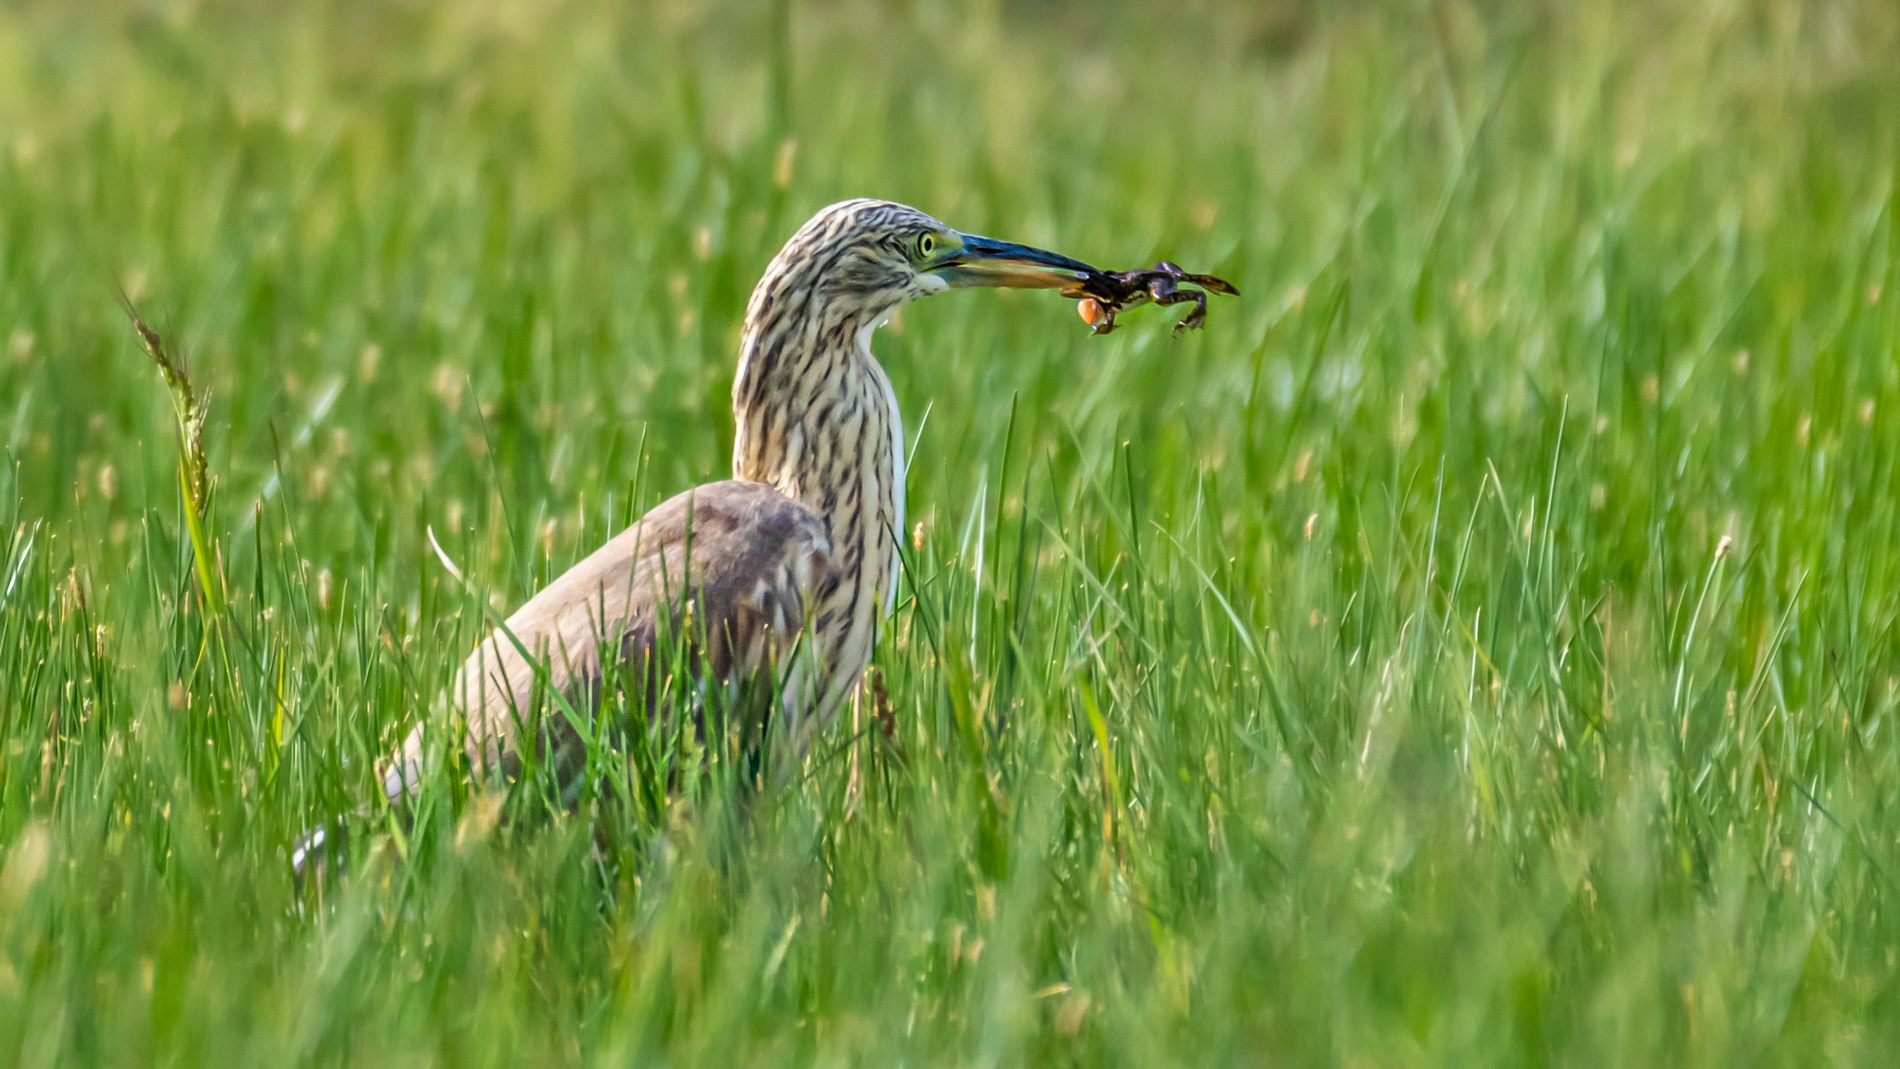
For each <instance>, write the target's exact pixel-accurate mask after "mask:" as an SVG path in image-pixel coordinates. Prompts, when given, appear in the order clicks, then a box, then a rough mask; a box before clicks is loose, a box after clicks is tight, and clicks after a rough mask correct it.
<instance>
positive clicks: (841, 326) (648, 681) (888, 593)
mask: <svg viewBox="0 0 1900 1069" xmlns="http://www.w3.org/2000/svg"><path fill="white" fill-rule="evenodd" d="M1096 274H1097V272H1096V269H1095V268H1092V267H1090V266H1089V265H1088V264H1086V263H1083V262H1082V261H1080V260H1075V259H1071V258H1070V257H1067V256H1063V255H1060V254H1058V253H1054V252H1049V251H1047V250H1044V249H1039V248H1034V247H1031V246H1028V245H1021V244H1017V243H1014V242H1009V241H1000V240H997V239H994V238H988V237H981V236H978V235H975V234H966V233H962V232H959V231H957V230H953V229H951V228H950V227H948V226H946V225H945V224H943V223H942V222H940V221H938V220H937V219H936V218H934V217H932V216H930V215H928V214H926V213H925V212H922V211H920V210H918V209H916V208H912V207H909V206H906V205H903V204H898V203H894V202H891V201H885V200H872V199H856V200H846V201H841V202H839V203H836V204H832V205H830V206H829V207H826V208H824V209H822V210H820V211H819V212H818V213H817V214H816V215H814V216H813V217H812V218H811V219H810V220H809V221H808V222H806V223H805V224H804V225H803V226H802V227H800V228H799V229H798V231H797V232H796V233H794V234H793V235H792V237H791V238H790V240H788V241H787V242H786V243H785V246H784V247H783V248H782V249H780V250H779V252H778V255H777V256H775V257H774V258H773V259H772V261H771V263H770V264H769V265H768V266H767V267H766V269H765V273H764V276H763V277H762V278H761V279H760V280H759V283H758V286H757V287H756V288H755V289H754V290H753V292H752V296H751V299H750V301H749V302H748V304H747V306H746V312H745V321H744V327H743V330H742V332H741V335H740V345H739V366H738V372H737V374H736V376H735V377H734V379H733V385H732V412H733V423H734V427H735V433H734V438H733V447H732V478H731V479H729V480H725V481H721V482H714V483H708V484H706V485H703V486H698V487H695V488H693V489H690V490H687V491H685V492H683V493H681V494H679V495H677V496H675V497H673V498H671V499H669V500H667V501H665V502H663V503H662V504H660V505H659V506H657V507H656V508H654V509H653V510H652V511H651V512H648V513H647V514H646V515H644V516H643V517H641V518H640V519H639V520H638V521H637V522H635V523H634V524H633V525H631V526H630V527H628V528H627V529H626V530H625V531H623V532H621V533H620V534H619V535H617V536H615V537H614V538H613V539H611V540H610V541H608V542H607V543H606V544H605V545H603V546H601V547H600V548H599V549H598V550H596V551H594V552H593V553H592V554H591V555H589V556H588V557H586V558H585V559H583V560H582V561H581V562H580V563H578V564H576V565H574V566H573V567H572V568H571V569H569V570H568V571H566V572H565V573H563V574H562V575H560V576H559V577H557V578H556V579H554V580H553V581H552V582H550V583H549V584H548V585H547V586H546V587H544V588H542V589H541V590H540V591H539V592H538V593H536V594H534V595H533V596H532V597H531V598H529V599H528V601H527V602H526V603H525V604H523V605H522V606H521V607H520V608H519V609H517V610H516V611H515V612H514V613H513V614H512V615H510V616H509V617H507V619H506V620H505V621H504V622H503V623H502V624H501V625H500V626H499V627H496V628H495V629H494V630H493V632H492V633H491V634H489V635H488V636H487V637H486V638H485V639H484V640H483V641H482V642H481V643H480V644H479V645H478V646H477V648H476V649H475V650H474V652H472V653H471V654H470V655H469V657H468V659H467V660H466V662H465V663H463V665H462V666H461V668H460V670H459V671H458V672H457V674H456V676H455V678H454V681H453V682H452V683H451V685H450V688H449V691H448V698H449V700H450V701H452V702H453V703H454V704H455V705H456V706H457V707H458V709H459V711H460V712H461V713H462V714H463V716H462V717H461V718H460V719H459V722H460V724H462V725H464V726H463V727H462V734H463V738H462V739H461V740H460V741H461V744H462V746H463V748H464V749H465V751H466V753H467V756H468V759H469V762H470V765H471V767H472V768H473V769H475V770H477V771H478V772H480V773H483V774H485V775H486V776H488V777H494V776H500V777H502V778H504V779H506V778H511V777H514V776H517V775H518V774H519V772H520V770H521V768H522V764H523V759H524V757H526V756H529V755H531V754H532V755H533V756H534V757H536V758H537V759H539V760H544V761H548V762H550V763H551V765H552V767H553V769H554V770H555V773H556V775H557V776H561V777H566V778H569V779H571V778H572V777H573V776H574V775H576V774H577V773H578V771H579V770H580V769H581V768H583V767H584V765H585V739H584V738H583V737H582V734H581V731H580V729H579V726H578V725H577V724H576V722H575V720H574V717H573V716H572V715H543V716H541V717H539V718H535V717H533V716H532V715H531V711H532V709H533V707H534V706H535V705H536V704H537V699H538V698H539V699H540V701H539V704H541V705H542V706H543V707H545V705H546V704H547V703H546V700H545V699H546V697H547V696H548V695H550V694H554V695H559V698H558V699H557V701H559V702H561V703H562V704H564V705H565V707H566V711H568V712H569V713H570V714H571V713H578V714H580V715H582V716H585V715H588V714H590V713H591V712H592V711H593V710H596V709H597V708H599V705H600V701H601V699H602V697H603V690H604V689H605V686H604V683H603V681H604V680H608V679H609V678H610V677H611V678H612V679H617V680H619V681H621V683H620V685H621V686H623V687H626V686H627V685H628V681H633V682H634V683H636V684H639V685H643V686H644V688H645V689H646V690H647V692H648V693H647V695H646V697H647V700H648V709H649V714H648V715H652V709H653V705H654V704H655V701H656V699H657V698H658V696H659V695H658V690H659V687H660V685H661V676H662V674H663V673H662V670H661V668H660V666H659V664H658V662H660V661H662V660H665V658H664V657H663V656H662V654H661V647H662V646H663V644H664V643H665V642H666V641H667V638H668V636H672V638H673V639H674V640H676V642H677V643H678V644H679V645H680V646H683V647H685V653H686V655H687V656H686V658H685V660H686V664H687V668H688V671H689V674H691V675H692V676H693V677H694V678H695V679H696V680H698V681H700V682H701V683H708V684H711V685H713V686H714V687H715V688H724V689H725V690H726V691H728V692H732V693H735V694H736V695H737V700H736V702H735V704H734V705H733V707H732V709H731V711H730V712H731V714H732V715H736V716H739V717H743V718H746V719H748V720H749V721H750V722H751V727H752V737H755V738H756V737H760V736H759V731H760V730H762V729H763V727H764V724H765V722H767V721H769V720H770V719H771V718H773V717H774V716H776V717H778V718H779V721H780V728H779V729H778V730H782V732H783V733H784V736H785V737H786V738H787V739H789V740H790V742H791V745H792V746H794V747H795V748H797V747H803V746H805V745H808V744H809V742H810V741H811V739H812V738H813V737H814V736H815V735H817V734H818V733H819V732H821V731H822V730H823V729H824V728H825V726H826V725H827V724H828V723H830V722H831V721H832V720H833V719H834V717H835V716H836V714H837V712H838V710H839V709H840V707H841V705H842V704H843V703H844V702H845V700H846V698H847V696H848V695H849V694H850V692H851V691H852V689H853V687H854V686H855V685H856V684H857V682H858V681H859V679H860V678H861V677H862V676H863V675H864V673H865V670H866V668H867V667H868V666H869V664H870V660H871V655H872V651H873V649H874V647H875V645H876V642H877V635H878V630H879V627H880V624H881V621H882V620H883V619H884V617H885V616H886V615H888V614H889V613H890V612H891V610H892V608H893V605H894V602H895V596H896V591H897V574H898V564H899V561H898V537H899V532H901V531H902V530H903V528H904V471H905V457H904V433H903V416H902V414H901V412H900V411H899V408H898V404H897V396H896V393H895V392H894V391H893V390H892V388H891V380H890V378H889V376H888V375H886V374H885V372H884V369H883V367H882V366H880V365H879V363H878V361H877V358H876V357H875V356H873V355H872V353H871V336H872V333H873V332H874V331H875V330H876V329H877V328H878V326H880V325H881V324H883V323H884V322H885V321H886V320H888V319H889V317H890V316H891V314H892V313H893V312H895V311H897V309H898V308H900V307H902V306H903V305H905V304H907V303H909V302H911V301H914V300H917V299H918V298H921V297H928V296H930V295H932V294H936V293H942V292H944V291H946V290H951V289H957V288H963V287H975V286H1000V287H1012V288H1053V289H1062V290H1065V291H1070V292H1074V291H1076V290H1077V288H1078V287H1079V286H1080V285H1081V284H1083V283H1084V282H1086V281H1087V280H1088V279H1089V278H1091V277H1093V276H1094V275H1096ZM674 663H677V662H674ZM705 689H706V688H705V687H700V688H699V692H700V693H704V691H705ZM434 734H436V735H438V736H439V735H442V734H444V733H443V732H439V731H438V732H435V733H434ZM442 749H443V747H441V746H440V745H438V746H436V747H435V750H436V751H437V752H434V753H432V751H431V740H430V732H429V731H428V729H427V725H426V724H422V725H418V726H417V727H416V728H415V729H414V730H413V731H412V732H411V733H410V734H409V736H408V738H407V739H406V740H405V742H404V743H403V745H402V747H401V748H400V750H398V751H397V752H396V753H395V754H394V755H393V756H392V757H391V758H390V759H388V760H386V761H385V762H383V764H382V766H381V769H380V777H379V778H380V779H381V781H382V786H383V790H384V793H385V795H386V796H387V798H388V801H389V802H391V803H392V804H401V803H405V802H407V801H410V800H413V797H414V795H415V794H416V793H417V792H418V790H419V789H420V785H421V783H422V779H423V774H424V771H425V769H426V768H427V767H428V766H429V764H430V762H431V761H432V760H434V759H438V758H439V756H440V754H439V751H440V750H442ZM321 845H322V833H321V831H318V832H314V833H312V834H311V835H310V836H308V837H307V839H306V842H304V843H303V844H301V845H300V846H299V847H298V848H297V849H296V851H295V855H294V860H295V861H296V862H297V864H298V867H299V868H301V867H302V861H303V860H304V858H306V857H308V856H309V853H310V851H311V850H312V849H314V848H316V847H320V846H321Z"/></svg>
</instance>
